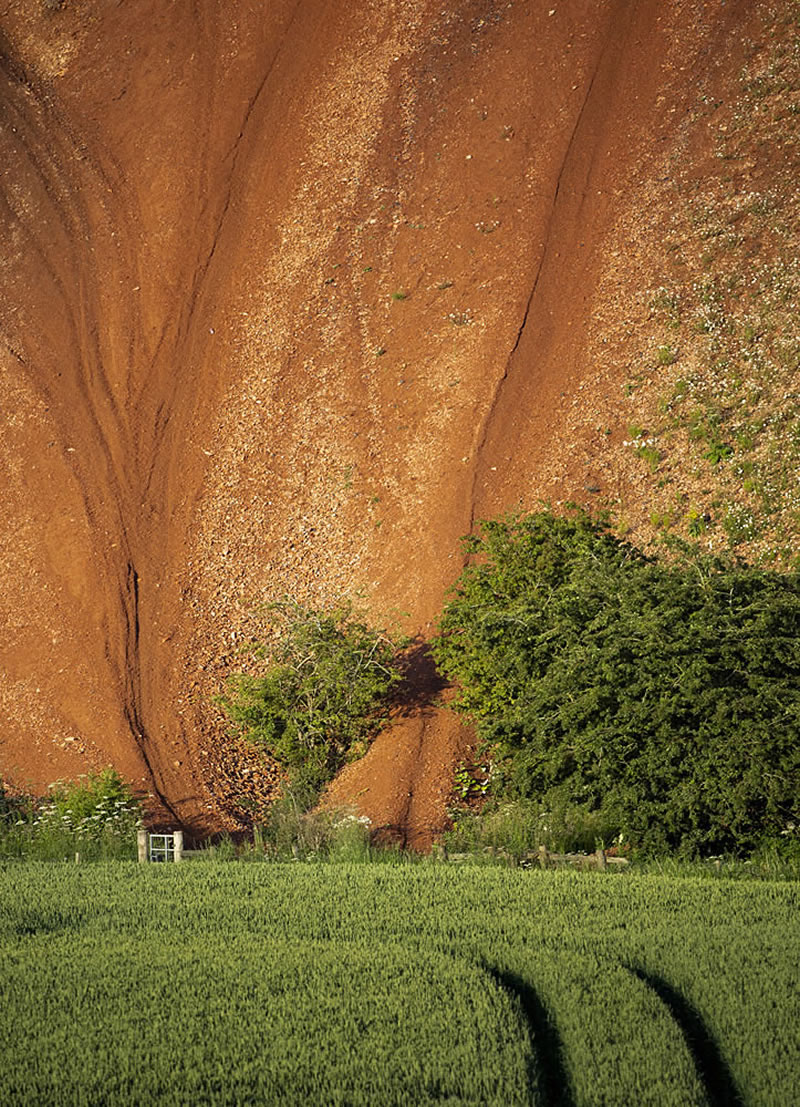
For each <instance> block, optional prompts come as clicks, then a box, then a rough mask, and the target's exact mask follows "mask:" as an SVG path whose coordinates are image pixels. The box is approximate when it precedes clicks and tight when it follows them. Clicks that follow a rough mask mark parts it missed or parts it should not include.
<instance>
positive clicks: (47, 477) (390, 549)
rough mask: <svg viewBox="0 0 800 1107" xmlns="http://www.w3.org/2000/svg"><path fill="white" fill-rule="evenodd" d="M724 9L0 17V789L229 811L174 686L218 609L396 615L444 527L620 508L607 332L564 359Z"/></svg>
mask: <svg viewBox="0 0 800 1107" xmlns="http://www.w3.org/2000/svg"><path fill="white" fill-rule="evenodd" d="M766 7H768V5H767V6H766ZM760 12H761V6H760V5H752V4H745V3H743V2H741V3H728V4H724V5H723V4H721V3H719V4H718V3H711V4H705V5H702V6H700V5H696V4H689V3H680V2H678V3H675V4H671V5H669V6H665V5H663V4H658V3H655V2H652V3H649V2H641V3H636V4H634V3H630V4H615V5H609V4H607V3H605V2H603V0H582V2H571V3H570V4H565V3H558V2H556V0H550V2H549V3H540V2H539V0H528V2H514V3H510V4H507V5H503V6H493V5H489V6H488V7H487V5H486V4H478V3H470V2H464V3H459V4H457V5H451V6H450V7H449V8H448V9H447V10H445V11H443V10H442V6H441V5H440V4H432V3H427V2H425V0H414V2H410V3H407V4H403V5H402V6H400V5H396V4H387V3H382V2H381V3H379V2H377V0H375V2H373V3H365V4H359V5H351V4H345V3H333V4H331V3H323V2H321V0H317V2H311V0H300V2H298V3H289V2H275V3H271V4H269V5H267V6H266V7H262V6H258V7H257V8H254V7H253V6H252V5H249V4H244V3H230V2H228V3H225V4H222V3H213V2H206V3H203V4H202V5H194V6H190V5H188V4H174V5H170V6H169V7H166V8H165V7H164V5H162V4H158V3H149V2H146V0H143V2H141V3H139V4H137V5H119V6H116V7H113V8H109V7H107V6H105V5H101V4H99V3H91V2H90V3H85V4H81V5H77V4H76V5H72V4H69V3H68V4H65V5H64V6H63V8H62V9H57V10H52V8H51V6H50V5H42V4H38V3H33V2H32V0H26V2H22V0H17V2H12V3H10V4H9V5H7V11H6V14H5V15H4V16H2V22H1V24H0V26H1V27H2V38H1V39H0V54H1V55H2V64H1V65H0V73H1V74H2V76H1V77H0V105H1V110H2V120H1V122H2V126H1V127H0V242H2V252H0V273H1V274H2V276H1V279H2V291H3V294H2V298H0V397H1V398H2V420H3V444H4V449H3V451H2V464H3V492H4V500H5V511H4V512H3V513H2V518H0V534H1V535H2V539H1V543H2V544H1V545H0V549H1V550H2V553H1V554H0V573H1V574H2V588H0V619H2V625H3V627H4V630H5V633H4V634H3V635H2V639H0V664H1V665H2V668H3V674H4V679H3V680H2V682H0V687H1V688H2V693H0V711H2V716H0V770H1V771H2V772H3V773H4V774H7V775H10V776H12V777H13V778H14V779H17V780H19V781H20V782H24V781H29V782H30V783H31V784H33V785H34V786H40V785H43V784H45V783H47V782H48V781H50V780H52V779H54V778H55V777H56V776H59V775H61V776H65V775H69V776H74V775H77V773H79V772H81V771H83V770H84V769H85V768H86V767H89V766H93V767H99V766H101V765H103V764H106V763H108V762H109V761H113V762H114V763H115V764H116V765H117V766H118V768H120V769H121V770H122V771H123V772H124V773H126V774H127V775H128V776H129V777H131V778H132V779H134V780H139V781H141V782H142V783H143V784H144V785H145V786H146V787H147V788H149V789H151V790H153V791H154V792H158V793H160V795H161V797H162V800H163V802H164V803H165V804H167V805H168V806H170V807H171V809H172V811H173V813H174V814H175V815H176V816H177V817H179V818H181V819H182V820H184V821H185V822H186V823H187V824H189V825H192V826H195V827H196V828H198V829H202V828H203V827H210V826H220V825H228V826H230V825H233V824H234V823H235V822H236V821H237V820H238V818H239V816H240V815H241V809H240V808H239V807H238V806H237V803H238V800H239V798H241V796H242V795H244V794H247V793H248V792H249V791H251V790H252V788H253V787H254V786H253V785H252V781H253V779H254V778H255V779H256V785H255V788H256V790H257V791H259V792H260V794H262V795H267V794H268V793H269V789H270V787H271V781H270V779H269V776H268V774H266V775H265V774H263V773H261V772H260V771H259V772H258V773H253V772H252V771H251V770H252V768H253V762H251V761H248V758H247V756H246V755H245V754H242V753H241V751H239V752H232V751H229V750H228V748H227V743H226V741H225V727H224V723H223V721H222V719H221V716H220V713H219V711H218V709H217V708H216V707H215V706H214V705H213V703H212V702H211V696H212V694H213V693H214V692H215V691H216V690H218V688H219V686H220V682H221V681H222V679H223V677H224V674H225V673H226V672H227V671H229V670H230V669H231V668H232V667H235V666H236V665H237V664H238V661H237V659H236V657H235V656H234V655H235V650H236V648H237V645H238V643H239V642H240V640H241V639H242V638H244V637H247V636H248V635H249V634H251V633H252V632H253V630H254V628H255V627H256V625H257V623H256V622H255V621H254V620H253V618H252V617H251V615H250V612H251V611H252V610H253V608H254V606H255V605H256V604H258V603H259V602H262V601H264V600H269V599H270V598H273V597H276V596H278V595H280V594H282V593H285V592H290V593H292V594H295V595H297V596H299V597H301V598H305V599H308V600H313V601H326V600H329V599H331V598H333V597H336V596H338V595H340V594H341V593H343V592H348V593H351V594H361V595H362V596H363V597H364V601H365V602H366V604H367V605H368V606H369V607H370V608H371V610H372V611H373V612H374V613H375V614H376V616H380V617H381V618H383V619H392V618H395V619H397V621H399V622H400V623H401V624H402V625H403V627H404V629H406V630H408V631H411V632H412V633H416V632H421V633H422V634H423V635H424V634H426V633H427V632H428V631H429V629H430V626H431V621H432V620H433V619H434V618H435V615H436V612H437V610H438V609H439V606H440V604H441V599H442V595H443V592H444V590H445V588H446V587H447V586H448V585H449V584H450V583H451V582H452V580H453V578H454V576H455V575H456V573H457V570H458V568H459V552H458V542H457V539H458V537H459V535H461V534H463V533H464V532H465V531H467V530H468V529H469V528H470V526H471V524H472V522H473V520H474V519H475V518H480V517H481V516H484V515H486V514H489V513H494V512H496V511H498V510H502V509H505V508H508V507H513V506H516V505H519V504H523V505H525V506H532V505H534V504H535V503H536V502H537V500H538V498H539V497H540V496H542V495H552V496H554V497H555V498H556V499H560V498H567V497H573V498H579V499H582V500H583V501H590V500H592V498H593V497H595V498H597V497H598V496H599V497H605V498H606V499H609V500H613V499H614V498H615V497H616V498H621V494H622V493H624V494H625V495H628V494H629V493H630V490H631V489H633V494H634V497H635V495H636V494H637V489H638V484H637V481H638V476H637V475H634V476H633V477H631V476H630V474H629V473H627V470H624V467H623V468H622V469H620V468H619V466H617V468H616V469H615V467H614V465H613V464H612V460H613V459H612V455H611V453H610V451H611V450H612V447H615V448H616V447H619V448H620V449H621V445H620V444H621V442H622V441H623V439H624V437H625V435H626V429H625V427H624V421H625V418H626V414H625V412H621V411H620V410H618V408H619V404H618V399H619V396H620V395H621V387H622V385H623V384H624V383H625V381H626V379H627V378H628V375H629V370H630V365H629V363H628V362H627V361H626V358H628V357H630V356H631V351H630V349H628V348H627V347H624V345H623V346H621V347H620V348H619V350H618V352H617V353H616V354H615V356H614V358H612V359H608V358H606V359H605V360H603V361H602V363H601V362H600V361H599V360H598V356H597V351H598V350H601V349H602V348H603V345H604V343H605V341H606V339H608V338H610V337H611V336H617V337H618V335H619V331H620V328H623V329H624V327H625V325H626V320H627V319H628V316H629V315H631V314H632V312H633V306H632V302H631V301H630V300H629V299H628V298H627V293H626V296H621V292H620V290H621V289H623V288H624V289H626V290H628V289H630V287H631V282H633V283H634V284H636V283H637V282H638V285H639V286H640V287H642V288H644V287H646V285H647V282H648V281H649V280H650V278H651V263H652V262H653V258H652V256H651V250H650V246H649V245H648V244H647V241H646V236H645V237H643V236H642V234H639V233H638V232H637V235H633V234H632V233H631V231H630V227H631V223H630V220H631V219H632V212H639V213H641V211H642V207H641V205H642V202H643V201H642V197H643V196H645V195H646V196H647V198H648V205H649V206H652V209H653V211H656V210H661V209H660V208H659V207H658V206H659V205H661V206H662V208H663V207H664V205H666V206H667V207H668V206H669V204H670V203H672V202H673V201H672V199H671V196H672V193H671V192H670V189H671V185H670V182H669V180H668V179H667V178H668V176H669V174H668V173H667V172H666V171H665V159H669V158H672V159H673V161H674V160H675V159H677V160H678V161H680V159H681V158H683V157H686V158H690V157H693V156H694V154H693V153H692V150H693V147H692V143H691V141H690V138H689V137H687V136H688V135H689V132H688V131H687V126H688V124H687V120H688V119H690V117H691V113H692V110H693V108H694V106H695V105H696V103H697V97H698V88H699V87H700V84H701V83H702V82H706V83H708V82H712V83H714V87H715V88H716V89H717V90H718V91H719V90H722V92H721V93H720V95H722V94H727V93H726V90H728V89H729V90H730V94H731V95H733V94H734V91H735V89H736V87H737V84H736V82H737V80H738V75H739V72H740V69H741V65H742V64H743V62H742V56H741V52H742V50H743V49H744V46H743V45H742V43H743V41H744V40H745V39H747V37H748V36H757V35H758V34H761V33H762V31H760V30H759V28H761V27H762V23H761V22H759V19H760ZM780 33H784V32H783V31H782V32H780ZM785 33H786V34H788V33H789V32H788V31H786V32H785ZM752 41H753V42H754V43H755V46H754V48H756V47H757V46H758V40H757V39H756V38H755V37H754V38H753V40H752ZM648 189H649V190H650V191H649V192H647V191H646V190H648ZM653 225H654V226H655V225H656V223H655V218H654V221H653ZM636 310H639V309H638V308H637V309H636ZM612 400H613V402H612ZM614 405H616V406H614ZM575 412H579V413H581V415H582V416H583V417H585V416H587V412H588V413H590V416H589V418H588V419H587V418H584V421H583V423H582V424H581V425H580V427H579V429H578V430H576V432H575V433H576V437H575V440H574V441H565V436H566V437H567V438H569V436H568V434H567V432H568V431H570V428H571V427H572V426H573V424H574V416H575ZM575 425H576V426H577V424H575ZM607 432H610V433H607ZM570 433H571V431H570ZM603 451H605V453H604V452H603ZM626 456H627V455H626ZM587 459H588V460H587ZM615 474H616V475H615ZM620 474H621V475H620ZM615 482H617V484H619V488H617V487H616V485H615ZM644 495H645V493H644V492H642V498H643V497H644ZM423 732H424V727H423ZM415 741H416V738H415ZM412 755H413V751H412V753H411V754H409V756H412ZM413 756H416V755H413ZM370 771H372V770H370ZM374 771H375V772H378V773H379V772H380V771H381V770H380V766H379V765H376V766H375V770H374Z"/></svg>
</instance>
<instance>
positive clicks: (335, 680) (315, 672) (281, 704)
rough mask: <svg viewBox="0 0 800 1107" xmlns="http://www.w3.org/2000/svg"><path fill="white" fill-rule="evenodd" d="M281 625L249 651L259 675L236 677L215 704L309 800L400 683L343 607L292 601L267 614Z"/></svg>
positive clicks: (377, 635) (386, 655)
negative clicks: (259, 662) (260, 667)
mask: <svg viewBox="0 0 800 1107" xmlns="http://www.w3.org/2000/svg"><path fill="white" fill-rule="evenodd" d="M268 610H269V611H270V612H272V613H273V614H274V615H275V616H276V617H277V618H278V620H279V621H280V623H281V624H282V627H281V630H280V634H279V637H277V639H276V640H275V641H274V642H273V643H272V644H270V645H263V644H256V645H255V647H254V649H253V653H254V655H255V657H256V658H260V659H262V660H263V661H264V663H265V664H264V667H263V671H262V672H261V673H260V674H259V675H251V674H245V673H239V674H236V675H234V676H232V677H231V678H230V679H229V681H228V687H227V691H226V694H225V695H224V696H223V697H221V698H220V703H221V704H222V706H223V708H224V709H225V711H226V712H227V714H228V716H229V717H230V719H231V720H232V722H233V723H234V725H235V727H236V728H237V730H238V731H239V732H240V733H241V734H242V735H243V736H244V737H245V738H246V739H247V740H248V741H251V742H254V743H256V744H257V745H261V746H263V747H264V748H265V749H266V750H268V752H269V753H270V754H271V755H272V756H273V757H274V758H275V759H276V760H277V761H279V762H280V763H281V764H282V765H283V766H284V767H285V768H286V769H287V770H288V771H289V773H290V775H291V777H292V780H293V786H294V793H295V798H296V799H297V798H302V800H303V802H304V803H305V802H307V801H309V800H311V799H312V798H313V796H314V794H315V792H316V791H318V789H319V788H320V787H321V786H322V785H323V784H324V783H326V782H327V781H328V780H330V779H331V777H332V776H333V775H334V773H335V772H336V771H337V770H338V769H339V768H341V766H342V765H343V764H344V762H345V760H346V759H347V758H348V756H355V755H358V754H359V753H363V752H364V750H365V749H366V741H367V739H368V738H369V737H370V735H371V734H373V733H374V731H375V730H376V729H377V727H379V726H380V724H381V722H382V721H383V713H384V711H385V708H386V704H387V698H388V696H389V693H390V692H391V690H392V688H393V687H394V686H395V685H396V684H397V683H398V681H399V680H400V679H401V678H400V675H399V673H398V671H397V669H396V668H395V666H394V657H395V652H396V646H395V644H394V643H393V642H392V641H391V640H390V639H389V637H388V636H387V635H386V633H385V632H384V631H382V630H376V629H374V628H373V627H370V626H369V625H367V624H366V623H365V622H363V621H362V620H361V619H359V618H358V617H357V615H356V613H355V612H354V610H353V608H352V606H351V605H350V604H349V603H342V604H340V605H339V606H338V607H335V608H332V609H330V610H327V611H319V610H315V609H313V608H310V607H306V606H304V605H303V604H300V603H297V602H296V601H294V600H285V601H282V602H281V603H278V604H273V605H271V607H270V608H269V609H268Z"/></svg>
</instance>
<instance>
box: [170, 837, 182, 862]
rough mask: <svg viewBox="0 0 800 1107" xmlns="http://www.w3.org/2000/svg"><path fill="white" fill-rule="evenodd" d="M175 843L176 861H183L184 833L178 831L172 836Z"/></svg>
mask: <svg viewBox="0 0 800 1107" xmlns="http://www.w3.org/2000/svg"><path fill="white" fill-rule="evenodd" d="M172 840H173V842H174V843H175V860H176V861H183V831H182V830H176V831H175V832H174V834H173V836H172Z"/></svg>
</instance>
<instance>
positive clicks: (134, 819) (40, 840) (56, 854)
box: [0, 769, 142, 861]
mask: <svg viewBox="0 0 800 1107" xmlns="http://www.w3.org/2000/svg"><path fill="white" fill-rule="evenodd" d="M141 816H142V811H141V805H140V803H139V801H138V800H137V799H136V798H135V797H134V795H133V793H132V792H131V790H130V788H129V787H128V785H127V784H126V783H125V782H124V781H123V779H122V778H121V777H120V775H119V774H118V773H117V772H116V771H115V770H114V769H103V770H102V771H101V772H99V773H89V774H88V776H85V777H81V778H80V779H79V780H77V781H70V782H67V781H58V782H57V783H56V784H53V785H51V787H50V795H49V796H48V797H46V798H44V799H37V798H36V797H33V796H19V797H14V798H9V797H7V796H5V793H4V792H3V789H2V788H1V787H0V857H25V858H31V859H37V860H56V861H57V860H67V859H68V860H71V859H72V858H73V857H74V855H75V854H76V853H80V855H81V858H82V860H96V859H101V858H102V859H111V858H126V857H134V856H135V854H136V831H137V829H138V827H139V825H140V823H141Z"/></svg>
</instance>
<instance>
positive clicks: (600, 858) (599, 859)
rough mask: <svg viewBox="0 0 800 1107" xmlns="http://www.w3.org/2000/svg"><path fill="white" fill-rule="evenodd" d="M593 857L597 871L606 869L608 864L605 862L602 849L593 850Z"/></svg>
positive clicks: (604, 854)
mask: <svg viewBox="0 0 800 1107" xmlns="http://www.w3.org/2000/svg"><path fill="white" fill-rule="evenodd" d="M595 857H596V858H597V867H598V869H607V868H608V862H607V861H606V851H605V850H604V849H598V850H595Z"/></svg>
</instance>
